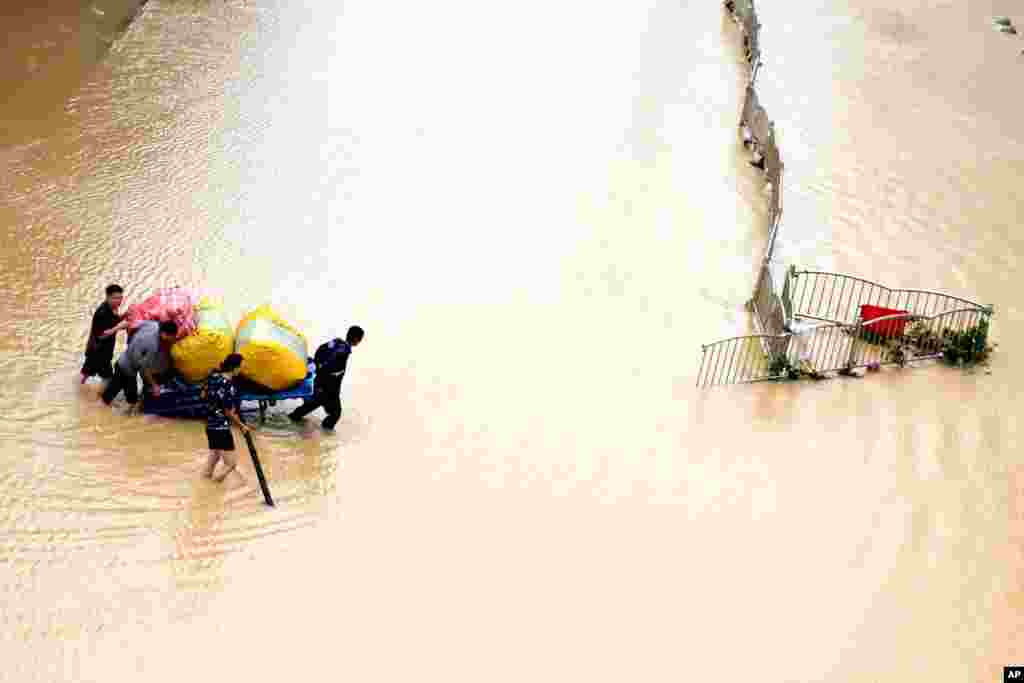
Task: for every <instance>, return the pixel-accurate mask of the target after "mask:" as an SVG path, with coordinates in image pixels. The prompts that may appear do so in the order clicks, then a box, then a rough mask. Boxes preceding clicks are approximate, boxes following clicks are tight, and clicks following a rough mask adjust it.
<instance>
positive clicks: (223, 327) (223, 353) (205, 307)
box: [171, 298, 235, 384]
mask: <svg viewBox="0 0 1024 683" xmlns="http://www.w3.org/2000/svg"><path fill="white" fill-rule="evenodd" d="M195 311H196V331H195V332H193V333H192V334H190V335H188V336H187V337H185V338H184V339H180V340H179V341H177V342H175V344H174V346H172V347H171V358H172V359H173V360H174V367H176V368H177V369H178V372H180V373H181V374H182V376H183V377H184V378H185V381H187V382H192V383H193V384H195V383H198V382H202V381H203V380H205V379H206V378H207V377H208V376H209V375H210V373H211V372H213V371H214V370H216V369H217V368H219V367H220V364H221V363H223V362H224V359H225V358H227V357H228V356H229V355H231V352H232V351H233V350H234V346H235V335H234V332H233V331H232V329H231V324H230V323H229V322H228V318H227V316H226V315H225V314H224V309H222V308H221V307H220V306H218V305H217V304H216V303H214V302H212V301H210V300H209V299H206V298H204V299H201V300H200V301H199V305H198V306H197V307H196V309H195Z"/></svg>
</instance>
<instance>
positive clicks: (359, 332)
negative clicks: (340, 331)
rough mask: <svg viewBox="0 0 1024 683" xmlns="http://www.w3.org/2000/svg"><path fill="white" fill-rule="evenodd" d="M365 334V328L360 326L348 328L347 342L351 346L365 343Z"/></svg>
mask: <svg viewBox="0 0 1024 683" xmlns="http://www.w3.org/2000/svg"><path fill="white" fill-rule="evenodd" d="M365 334H366V333H365V332H363V328H361V327H359V325H353V326H352V327H350V328H348V332H346V333H345V341H347V342H348V343H349V344H358V343H359V342H361V341H363V336H364V335H365Z"/></svg>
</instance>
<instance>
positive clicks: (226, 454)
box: [213, 451, 245, 482]
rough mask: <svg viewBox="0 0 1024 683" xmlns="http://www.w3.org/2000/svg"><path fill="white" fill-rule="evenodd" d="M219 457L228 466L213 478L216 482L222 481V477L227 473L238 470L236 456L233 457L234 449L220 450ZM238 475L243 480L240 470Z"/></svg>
mask: <svg viewBox="0 0 1024 683" xmlns="http://www.w3.org/2000/svg"><path fill="white" fill-rule="evenodd" d="M220 459H221V460H223V461H224V464H225V465H227V466H228V468H227V469H226V470H224V471H223V472H221V473H220V474H219V475H218V476H216V477H214V478H213V480H214V481H217V482H220V481H224V478H225V477H227V476H228V475H229V474H231V473H232V472H237V471H238V458H236V457H235V452H234V451H221V453H220ZM238 476H240V477H242V480H243V481H245V477H243V476H242V473H241V472H238Z"/></svg>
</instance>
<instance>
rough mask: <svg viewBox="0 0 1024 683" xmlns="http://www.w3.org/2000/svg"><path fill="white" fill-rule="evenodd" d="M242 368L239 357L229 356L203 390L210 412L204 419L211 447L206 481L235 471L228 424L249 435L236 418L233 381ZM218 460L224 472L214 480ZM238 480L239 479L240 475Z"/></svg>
mask: <svg viewBox="0 0 1024 683" xmlns="http://www.w3.org/2000/svg"><path fill="white" fill-rule="evenodd" d="M241 367H242V357H241V356H240V355H238V354H237V353H233V354H231V355H230V356H228V357H227V358H225V359H224V362H223V363H221V366H220V370H218V371H214V372H212V373H210V376H209V378H207V380H206V386H204V387H203V397H204V398H205V399H206V407H207V410H208V411H209V412H208V414H207V418H206V441H207V443H208V444H209V446H210V457H209V459H208V460H207V461H206V467H205V468H203V476H204V477H206V478H208V479H209V478H211V477H212V478H213V480H214V481H217V482H220V481H224V478H225V477H226V476H228V475H229V474H231V473H232V472H234V471H235V470H236V469H237V468H238V460H237V459H236V458H235V439H234V437H232V436H231V423H232V422H234V423H235V425H236V426H237V427H238V428H239V429H240V430H241V431H242V432H248V431H249V428H248V427H247V426H246V425H245V423H244V422H242V418H240V417H239V416H238V407H239V404H240V403H241V399H240V396H239V392H238V387H237V386H235V377H236V376H237V375H238V371H239V369H241ZM220 460H223V461H224V464H225V465H227V469H226V470H224V471H223V472H221V473H220V474H219V475H218V476H216V477H214V476H213V470H214V468H216V467H217V462H218V461H220ZM238 476H240V477H242V474H241V472H239V473H238ZM242 479H245V477H242Z"/></svg>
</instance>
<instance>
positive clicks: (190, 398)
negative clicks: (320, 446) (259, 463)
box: [142, 359, 316, 421]
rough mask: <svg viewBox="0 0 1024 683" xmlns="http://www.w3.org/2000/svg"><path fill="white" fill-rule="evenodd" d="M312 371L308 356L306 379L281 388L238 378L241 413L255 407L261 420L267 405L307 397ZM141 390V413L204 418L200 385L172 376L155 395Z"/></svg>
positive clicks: (309, 395)
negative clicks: (290, 386) (271, 388)
mask: <svg viewBox="0 0 1024 683" xmlns="http://www.w3.org/2000/svg"><path fill="white" fill-rule="evenodd" d="M315 373H316V370H315V368H314V365H313V361H312V359H310V360H308V361H307V363H306V378H305V379H304V380H302V382H300V383H299V384H298V385H297V386H294V387H292V388H291V389H285V390H284V391H270V390H269V389H267V388H266V387H261V386H259V385H256V384H251V383H246V382H245V381H244V380H242V381H240V382H239V385H238V388H239V390H240V393H241V398H242V412H243V413H246V412H249V413H251V412H255V411H256V410H258V411H259V413H260V420H261V421H262V420H264V419H265V418H266V415H267V408H268V407H269V406H272V405H276V404H277V402H278V401H287V400H291V399H306V398H310V397H311V396H312V395H313V379H314V377H315ZM142 393H143V397H142V412H143V413H146V414H149V415H160V416H163V417H185V418H205V417H206V412H207V411H206V402H205V401H204V400H203V395H202V394H203V385H202V384H189V383H187V382H185V381H184V380H182V379H180V378H174V379H172V380H169V381H168V382H167V383H165V384H162V385H160V396H159V397H156V398H154V397H153V396H151V395H150V394H149V393H148V392H145V391H144V392H142ZM253 404H255V405H253Z"/></svg>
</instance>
